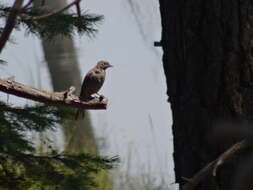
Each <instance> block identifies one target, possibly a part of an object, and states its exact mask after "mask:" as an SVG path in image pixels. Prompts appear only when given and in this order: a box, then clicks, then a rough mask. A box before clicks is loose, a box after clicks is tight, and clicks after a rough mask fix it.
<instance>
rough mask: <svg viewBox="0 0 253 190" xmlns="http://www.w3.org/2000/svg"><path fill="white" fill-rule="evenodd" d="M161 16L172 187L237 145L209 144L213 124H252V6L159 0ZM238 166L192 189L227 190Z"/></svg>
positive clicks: (228, 0)
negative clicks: (173, 176)
mask: <svg viewBox="0 0 253 190" xmlns="http://www.w3.org/2000/svg"><path fill="white" fill-rule="evenodd" d="M160 11H161V18H162V40H161V44H162V47H163V50H164V55H163V64H164V72H165V75H166V82H167V87H168V90H167V94H168V96H169V102H170V103H171V109H172V114H173V126H172V130H173V135H174V162H175V174H176V182H177V183H179V184H180V185H182V184H184V183H185V181H184V180H183V177H186V178H191V177H192V176H194V174H195V173H196V172H197V171H198V170H200V169H201V168H202V167H204V166H205V165H206V164H207V163H209V162H211V161H212V160H215V159H216V158H217V157H218V155H219V154H220V153H222V152H224V151H225V150H226V149H227V148H228V147H230V146H231V145H232V144H233V143H235V141H234V139H232V138H231V139H230V138H227V139H226V141H225V143H222V144H221V143H219V144H215V143H214V142H213V141H215V139H210V133H211V131H212V130H213V129H214V128H215V127H216V126H218V125H217V123H219V122H220V121H222V122H227V121H228V122H231V121H239V123H240V121H245V120H248V121H252V118H253V117H252V116H253V109H252V102H253V101H252V100H253V98H252V97H253V96H252V95H253V88H252V71H253V67H252V66H253V61H252V60H253V55H252V47H253V46H252V45H253V44H252V39H253V38H252V37H253V17H252V15H253V5H252V2H251V1H250V0H245V1H240V0H210V1H203V0H194V1H193V0H192V1H190V0H188V1H185V0H160ZM238 127H240V126H239V125H238ZM245 154H246V153H245ZM240 160H241V159H237V160H235V159H234V160H233V161H231V162H230V163H229V164H226V167H223V168H222V169H221V170H220V172H219V173H218V174H217V176H216V177H215V178H212V177H210V178H208V179H207V180H206V181H204V182H202V183H201V184H200V185H199V186H198V187H197V188H196V189H201V190H202V189H205V190H209V189H210V190H211V189H212V190H215V189H219V190H227V189H231V188H232V186H233V180H231V179H232V178H233V177H234V173H235V170H234V168H235V166H236V165H237V164H238V163H240Z"/></svg>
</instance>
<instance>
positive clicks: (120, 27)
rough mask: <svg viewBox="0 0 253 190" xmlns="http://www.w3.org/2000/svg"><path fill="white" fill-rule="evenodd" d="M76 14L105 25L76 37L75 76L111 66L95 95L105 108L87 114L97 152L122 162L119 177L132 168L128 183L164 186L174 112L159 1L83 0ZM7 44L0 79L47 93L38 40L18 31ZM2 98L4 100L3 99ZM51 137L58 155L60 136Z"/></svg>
mask: <svg viewBox="0 0 253 190" xmlns="http://www.w3.org/2000/svg"><path fill="white" fill-rule="evenodd" d="M81 7H82V8H83V9H84V10H88V11H89V12H90V13H97V14H102V15H104V17H105V20H104V22H103V23H102V24H101V25H98V26H97V29H98V30H99V32H98V33H97V34H96V37H95V38H88V37H85V36H75V38H74V40H75V46H76V49H77V56H78V61H79V66H80V69H81V73H82V76H80V77H83V76H84V75H85V73H86V72H87V71H88V70H89V69H90V68H91V67H93V66H94V65H95V64H96V63H97V62H98V61H99V60H107V61H109V62H110V63H111V64H112V65H114V67H113V68H112V69H110V70H109V69H108V72H107V78H106V81H105V83H104V86H103V88H102V89H101V91H100V93H101V94H103V95H104V96H106V97H108V99H109V105H108V109H107V110H105V111H98V110H96V111H91V118H92V123H93V126H94V128H95V133H96V136H97V138H98V139H102V140H100V143H101V144H102V145H103V148H102V153H103V154H104V155H109V156H114V155H119V156H120V158H121V163H120V168H119V169H120V170H121V171H125V170H128V168H129V166H131V174H132V175H133V176H135V175H139V173H140V172H142V173H143V172H144V173H147V174H149V175H153V176H152V177H157V176H158V178H159V177H160V176H161V177H160V178H164V179H165V180H166V183H167V184H168V185H169V184H171V183H173V182H174V172H173V167H174V166H173V162H172V152H173V145H172V138H173V137H172V134H171V125H172V118H171V111H170V106H169V104H168V103H167V95H166V84H165V76H164V73H163V68H162V50H161V49H160V48H158V47H154V46H153V43H154V41H159V40H160V38H161V23H160V14H159V4H158V0H107V1H99V0H85V1H83V2H82V4H81ZM12 39H13V41H14V42H15V43H11V44H10V43H9V44H7V48H6V49H5V50H4V51H3V54H2V59H4V60H6V61H7V62H8V64H7V66H1V67H0V72H1V76H2V77H10V76H15V80H16V81H18V82H21V83H24V84H27V85H31V86H34V87H37V88H41V89H44V90H52V87H51V83H50V77H49V73H48V69H47V66H46V63H45V60H44V56H43V53H42V51H41V46H40V41H39V40H38V39H37V37H35V36H32V35H25V34H24V31H23V30H21V31H16V32H15V33H14V35H13V36H12ZM27 71H31V72H27ZM27 73H28V74H27ZM0 98H1V99H7V98H6V95H5V94H3V93H0ZM10 102H11V103H14V104H23V103H24V100H23V99H20V98H15V97H10ZM25 103H29V102H27V101H25ZM54 137H55V141H56V144H57V146H59V148H61V146H62V142H61V141H62V139H63V136H62V133H61V131H58V132H57V133H56V134H54ZM158 180H159V179H158Z"/></svg>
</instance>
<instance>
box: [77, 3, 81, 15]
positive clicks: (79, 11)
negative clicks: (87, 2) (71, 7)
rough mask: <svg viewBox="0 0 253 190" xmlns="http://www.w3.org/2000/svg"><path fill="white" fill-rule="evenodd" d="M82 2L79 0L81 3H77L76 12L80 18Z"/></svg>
mask: <svg viewBox="0 0 253 190" xmlns="http://www.w3.org/2000/svg"><path fill="white" fill-rule="evenodd" d="M80 1H81V0H79V2H76V12H77V15H78V17H81V8H80Z"/></svg>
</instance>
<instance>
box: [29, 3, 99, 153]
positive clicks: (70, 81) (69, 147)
mask: <svg viewBox="0 0 253 190" xmlns="http://www.w3.org/2000/svg"><path fill="white" fill-rule="evenodd" d="M42 2H43V8H45V9H47V10H55V9H59V8H61V7H64V6H66V4H67V2H66V0H45V1H42V0H36V1H35V2H34V6H36V7H39V6H41V5H42ZM42 47H43V51H44V56H45V60H46V62H47V64H48V68H49V72H50V74H51V79H52V84H53V88H54V91H62V90H66V89H67V88H69V87H70V86H75V87H76V88H77V93H79V90H80V86H81V80H80V70H79V67H78V60H77V57H76V52H75V47H74V42H73V39H71V38H68V37H63V36H58V37H56V38H54V39H50V40H47V39H42ZM84 62H85V61H84ZM63 126H64V133H65V140H66V141H65V150H66V151H67V152H70V153H80V152H84V151H85V152H89V153H93V154H96V153H97V145H96V140H95V136H94V132H93V128H92V126H91V122H90V118H89V115H88V114H87V113H86V117H85V119H84V120H82V121H65V122H64V125H63Z"/></svg>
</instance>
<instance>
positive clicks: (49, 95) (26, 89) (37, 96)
mask: <svg viewBox="0 0 253 190" xmlns="http://www.w3.org/2000/svg"><path fill="white" fill-rule="evenodd" d="M0 91H2V92H5V93H8V94H12V95H15V96H19V97H22V98H26V99H30V100H34V101H38V102H42V103H45V104H48V105H53V106H65V107H72V108H81V109H86V110H87V109H106V106H107V102H108V100H107V99H106V98H104V97H102V98H94V99H92V100H90V101H87V102H86V101H85V102H84V101H81V100H80V99H79V97H78V96H76V95H74V92H75V88H74V87H70V88H69V89H68V90H67V91H64V92H47V91H43V90H39V89H36V88H32V87H30V86H27V85H24V84H21V83H18V82H16V81H14V80H10V79H0Z"/></svg>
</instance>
